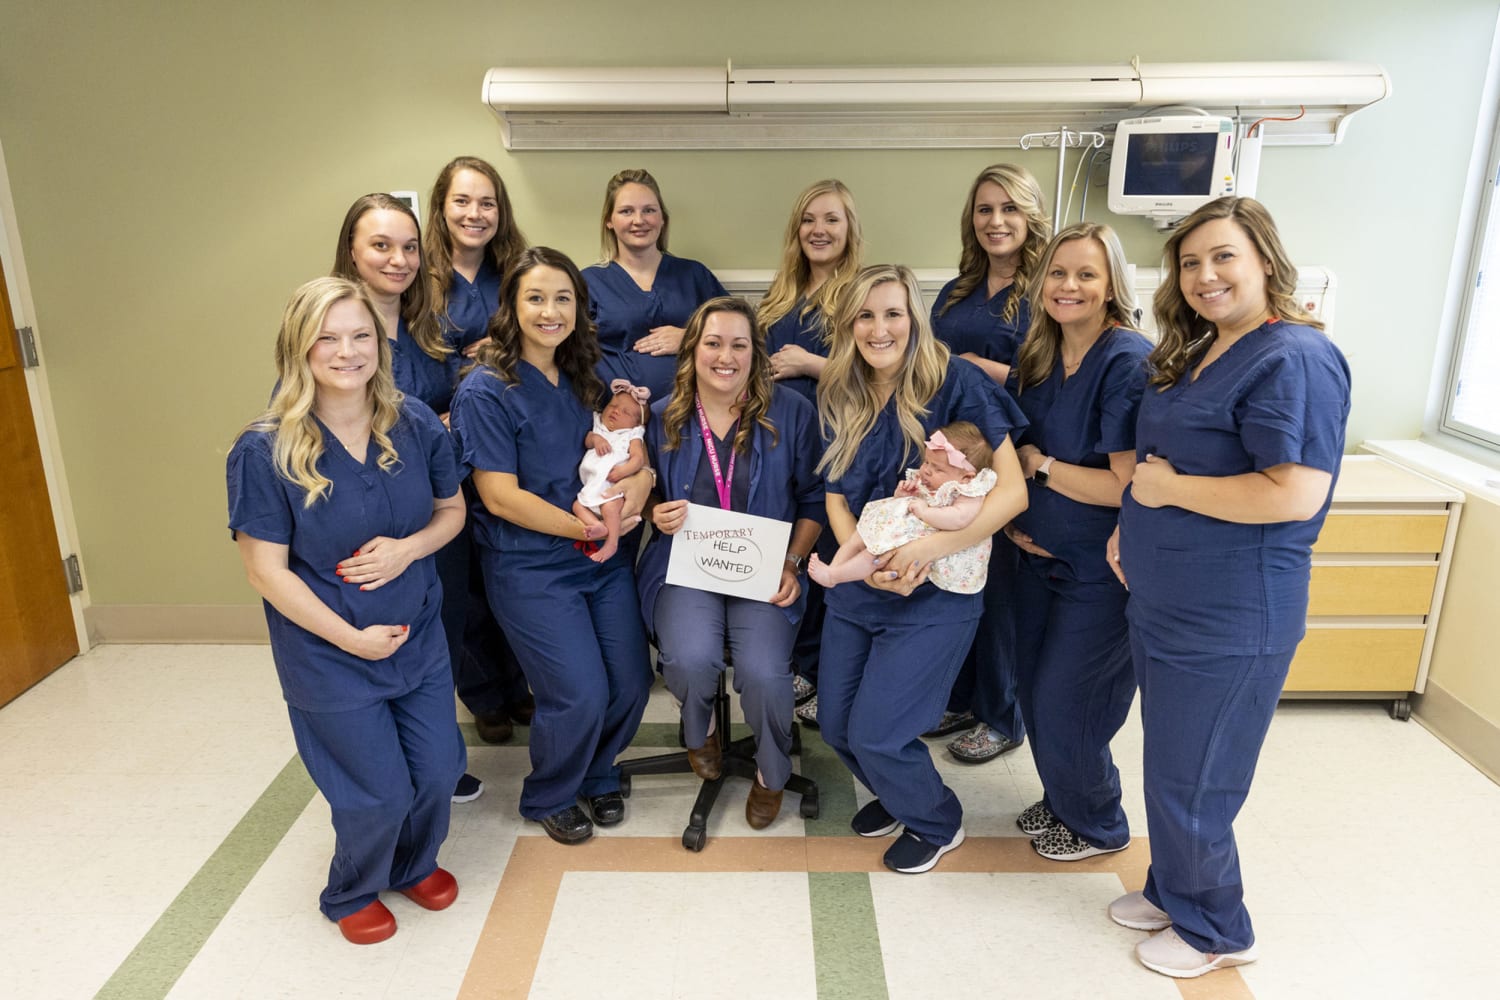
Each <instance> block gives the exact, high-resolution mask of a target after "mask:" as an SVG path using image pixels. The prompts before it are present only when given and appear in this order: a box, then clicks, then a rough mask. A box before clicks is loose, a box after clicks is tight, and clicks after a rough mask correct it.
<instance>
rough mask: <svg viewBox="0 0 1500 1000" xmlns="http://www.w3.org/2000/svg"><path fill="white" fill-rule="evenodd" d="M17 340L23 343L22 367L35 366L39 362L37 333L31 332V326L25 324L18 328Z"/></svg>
mask: <svg viewBox="0 0 1500 1000" xmlns="http://www.w3.org/2000/svg"><path fill="white" fill-rule="evenodd" d="M16 340H18V341H19V342H20V345H21V367H22V368H35V367H36V366H37V365H38V364H40V363H41V362H39V361H38V360H37V357H36V335H35V334H34V333H32V332H31V327H29V326H23V327H20V328H18V329H17V330H16Z"/></svg>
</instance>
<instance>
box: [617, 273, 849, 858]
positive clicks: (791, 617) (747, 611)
mask: <svg viewBox="0 0 1500 1000" xmlns="http://www.w3.org/2000/svg"><path fill="white" fill-rule="evenodd" d="M653 409H654V410H655V415H654V417H653V419H652V420H651V421H650V423H648V424H647V426H646V443H647V447H648V450H649V452H650V454H651V458H652V461H653V463H654V466H655V468H656V474H657V477H656V484H657V491H658V495H657V496H655V497H653V499H654V500H655V504H654V506H650V505H648V509H649V510H650V514H651V522H652V524H654V525H655V526H656V529H657V534H655V535H653V536H652V538H651V541H650V543H649V544H648V545H647V546H646V551H645V553H644V554H643V555H642V556H641V564H640V569H639V572H638V577H639V580H640V591H641V612H642V615H643V616H644V618H645V620H646V627H647V629H648V630H649V631H652V632H654V633H655V634H656V644H657V649H658V651H659V652H660V657H659V660H658V662H659V664H660V666H661V672H662V676H663V677H665V678H666V681H667V687H668V688H669V689H670V690H671V692H672V694H673V696H675V697H676V698H677V700H679V701H680V702H682V725H683V736H684V739H685V741H686V743H687V746H688V748H689V749H688V759H689V760H690V761H691V763H692V765H693V771H694V772H695V773H696V774H697V775H698V776H699V777H701V778H706V779H712V778H717V777H718V776H719V774H720V773H721V756H722V749H721V746H722V744H723V743H724V742H725V741H727V735H726V734H721V733H717V732H714V731H713V728H712V727H713V724H714V715H713V699H714V694H715V692H716V690H717V688H718V678H719V674H720V673H722V672H723V670H724V668H725V666H726V665H727V663H726V659H725V648H726V644H727V647H728V652H729V655H730V657H731V658H732V660H733V662H734V689H735V691H737V692H738V693H739V695H740V698H741V704H742V706H743V707H744V710H745V721H746V722H748V723H749V725H750V730H751V732H753V733H754V734H755V743H756V751H755V759H756V764H757V766H758V767H757V774H756V780H755V782H754V784H752V786H751V788H750V797H749V799H748V800H746V802H745V820H746V822H748V823H749V824H750V825H751V826H752V827H753V828H755V829H757V830H759V829H763V828H765V827H767V826H769V825H770V824H771V822H772V821H773V820H774V819H775V818H776V815H777V813H778V812H780V810H781V790H782V787H783V786H784V785H785V784H786V780H787V778H788V777H789V776H790V775H791V772H792V764H791V746H792V732H791V729H792V642H793V641H794V640H795V639H796V637H797V623H798V622H799V621H800V620H801V617H802V611H803V607H804V605H805V603H806V598H805V596H804V594H803V587H802V581H801V576H800V574H801V571H802V569H803V567H804V564H805V562H806V559H807V555H808V553H809V552H811V551H812V547H813V543H814V542H815V541H817V538H818V533H819V532H820V531H821V530H822V527H823V522H824V520H825V517H826V515H825V514H824V512H823V483H822V480H821V479H820V478H819V477H818V474H817V472H816V468H817V464H818V460H819V459H820V458H821V457H822V445H821V442H820V440H819V437H818V429H817V415H816V414H815V413H814V411H813V407H812V404H811V403H809V402H808V401H807V400H806V399H805V398H803V397H802V396H801V395H799V394H798V393H796V392H793V391H791V390H789V389H784V388H781V387H779V386H774V385H773V384H772V382H771V365H770V361H769V359H768V357H767V355H766V337H765V330H764V329H763V328H762V327H761V326H760V325H759V324H758V323H757V322H756V319H755V311H754V309H753V308H751V306H750V305H749V304H748V303H746V302H745V301H744V300H743V299H738V298H729V297H722V298H716V299H711V300H709V301H708V302H705V303H704V304H703V305H702V306H700V307H699V308H698V311H697V312H695V313H693V316H692V318H691V319H690V320H689V321H688V325H687V330H686V333H685V334H684V335H683V340H682V350H681V352H680V353H679V355H678V362H677V378H676V381H675V387H674V391H673V393H672V395H671V396H670V397H669V398H668V399H665V400H661V401H659V402H658V403H657V404H656V406H655V407H654V408H653ZM690 502H691V503H696V504H701V505H704V506H717V507H721V508H723V509H725V510H733V511H737V512H739V513H743V514H757V515H759V516H761V517H769V518H774V519H776V520H778V521H792V522H794V524H793V527H792V537H791V542H790V543H789V544H788V547H787V553H786V561H785V564H784V565H783V566H782V568H781V586H780V587H779V588H778V589H777V591H776V593H775V595H773V596H772V597H771V600H770V603H765V602H762V601H755V600H750V599H748V598H741V597H727V596H725V595H723V594H713V593H708V592H707V591H702V590H693V589H690V588H687V587H678V586H675V585H673V584H669V583H667V582H666V572H667V561H668V557H669V555H670V553H671V549H672V536H673V535H674V534H676V533H677V532H678V530H679V529H681V528H682V523H683V520H684V518H686V516H687V505H688V504H689V503H690Z"/></svg>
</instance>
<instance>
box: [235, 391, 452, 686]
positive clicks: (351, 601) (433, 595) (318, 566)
mask: <svg viewBox="0 0 1500 1000" xmlns="http://www.w3.org/2000/svg"><path fill="white" fill-rule="evenodd" d="M317 426H318V428H319V429H320V430H321V431H322V432H323V447H324V452H323V455H322V457H320V458H319V459H318V463H317V469H318V471H319V472H320V473H322V474H323V475H324V476H326V477H328V478H329V479H330V480H332V481H333V489H332V491H331V492H329V493H326V494H324V496H323V497H322V498H321V499H319V500H317V501H316V502H314V503H313V505H312V506H311V507H307V506H305V505H304V504H303V497H304V495H305V494H304V491H303V490H302V488H301V487H300V486H297V485H296V484H294V483H292V482H290V481H289V480H287V479H284V478H282V477H281V476H280V475H279V474H278V473H277V471H276V467H275V465H274V463H273V460H272V448H273V443H274V435H273V434H272V433H271V432H268V431H248V432H246V433H245V434H242V435H241V436H240V439H239V440H238V441H236V442H235V444H234V447H233V448H232V449H231V450H230V452H229V459H228V462H227V465H228V470H227V479H228V487H229V528H230V530H231V531H234V532H240V531H243V532H245V533H246V534H248V535H250V536H251V537H252V538H257V539H260V540H261V541H266V542H273V543H275V544H278V545H286V546H288V553H287V565H288V568H290V569H291V571H292V572H293V573H296V574H297V576H298V578H299V579H301V580H302V581H303V582H304V583H306V584H307V586H308V587H309V588H311V590H312V592H313V593H314V594H315V595H316V596H317V597H318V599H319V600H321V601H322V602H323V603H324V604H326V605H327V606H328V607H329V608H331V609H332V610H333V612H334V613H335V614H337V615H338V616H339V617H340V618H342V619H344V620H345V621H347V622H348V623H349V624H351V625H353V626H354V627H355V628H357V629H363V628H367V627H369V626H371V625H408V626H409V627H410V629H411V632H410V635H409V637H408V639H407V641H406V642H405V643H403V644H402V645H401V647H400V648H398V649H397V650H396V652H395V653H394V654H393V655H392V656H390V657H389V658H388V659H385V660H378V661H371V660H365V659H361V658H360V657H357V656H355V655H353V654H352V653H346V652H344V651H343V650H341V649H339V648H338V647H337V646H334V645H333V644H332V643H330V642H328V641H327V640H325V639H322V638H319V637H318V636H316V635H313V634H312V633H311V632H308V631H307V630H306V629H303V628H302V627H301V626H299V625H296V624H294V623H292V622H291V621H290V620H289V619H287V618H286V617H285V616H284V615H282V614H281V612H279V611H277V610H276V609H275V608H274V607H272V605H271V603H270V602H269V601H266V602H264V604H265V611H266V623H267V625H268V626H269V628H270V632H271V654H272V658H273V659H274V660H275V662H276V673H277V675H278V677H279V678H280V679H281V689H282V693H283V694H284V695H285V697H286V701H287V704H289V705H291V706H292V707H293V708H298V709H302V710H304V711H310V712H338V711H345V710H348V709H354V708H363V707H366V706H369V705H373V704H375V703H376V702H380V701H384V700H388V699H391V698H395V697H399V696H400V695H403V694H406V693H407V692H409V691H411V690H413V689H414V688H415V687H416V686H417V684H418V683H419V682H420V680H421V679H422V678H423V677H424V676H426V675H427V674H428V673H430V672H431V671H432V670H433V669H435V668H436V669H441V670H442V671H444V672H446V671H447V669H448V656H447V649H446V644H445V641H444V638H443V630H442V628H441V627H439V625H438V609H439V605H440V604H441V600H442V588H441V586H440V585H439V583H438V578H437V570H436V568H435V567H434V565H433V560H432V558H431V557H428V558H425V559H419V560H417V561H415V562H413V563H412V564H411V565H410V566H408V567H407V568H406V572H404V573H402V574H401V575H400V576H398V577H396V578H395V579H394V580H391V581H389V582H388V583H386V584H385V585H384V586H382V587H378V588H376V589H374V590H360V589H359V587H358V586H357V585H355V584H351V583H345V582H344V581H343V580H340V579H339V577H338V574H337V572H336V568H337V566H338V564H339V562H340V561H341V560H344V559H347V558H349V556H350V555H352V554H353V553H354V552H355V550H357V549H358V548H359V547H360V546H361V545H364V544H365V543H366V542H368V541H369V540H370V539H372V538H374V537H376V536H378V535H384V536H386V537H389V538H404V537H406V536H407V535H411V534H413V533H415V532H417V531H420V530H421V529H423V528H425V527H426V526H427V525H428V523H429V522H430V521H431V520H432V511H433V500H434V499H435V498H438V499H441V498H445V497H451V496H453V495H454V494H455V493H457V492H458V471H457V468H456V463H455V461H454V457H453V448H452V445H451V444H450V443H449V441H448V432H447V430H446V429H445V428H444V427H443V424H442V422H441V421H440V420H438V418H437V416H436V414H434V413H433V412H432V411H431V410H430V409H428V407H427V406H426V405H425V404H423V403H420V402H418V401H416V400H411V399H408V400H405V401H403V402H402V405H401V416H400V419H399V420H397V422H396V424H395V426H394V427H392V428H391V430H390V438H391V443H392V444H393V445H394V446H395V449H396V452H397V454H399V455H400V461H399V462H398V463H397V464H396V466H395V468H394V469H392V470H391V471H386V470H384V469H381V468H380V466H379V465H378V464H377V459H378V458H379V457H380V446H379V444H377V443H376V441H375V440H374V438H373V437H372V438H371V440H370V445H369V448H368V450H367V453H366V455H365V461H364V462H356V461H355V460H354V458H353V456H351V455H350V454H349V452H348V451H346V450H345V449H344V446H343V445H342V444H340V443H339V440H338V438H337V437H336V436H335V435H334V434H333V433H332V432H331V431H329V430H328V429H327V428H326V427H324V426H323V425H322V423H321V422H319V423H318V424H317Z"/></svg>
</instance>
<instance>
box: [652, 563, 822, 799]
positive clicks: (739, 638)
mask: <svg viewBox="0 0 1500 1000" xmlns="http://www.w3.org/2000/svg"><path fill="white" fill-rule="evenodd" d="M655 615H656V623H655V624H656V648H657V651H658V653H659V654H660V655H659V656H658V657H657V666H659V667H660V668H661V674H662V677H664V678H665V679H666V682H667V688H668V690H670V691H671V692H672V696H673V697H674V698H676V699H677V700H678V701H680V702H682V734H683V739H684V740H685V741H686V743H687V745H688V746H690V747H701V746H702V745H703V742H704V740H706V739H707V738H708V721H709V718H710V717H711V716H712V714H713V700H714V694H715V693H716V692H717V690H718V685H719V675H720V674H721V673H723V672H724V668H725V663H724V644H725V639H726V638H727V639H728V643H729V655H730V658H731V659H732V660H733V661H734V690H735V691H736V692H738V694H739V695H740V707H741V708H742V709H743V710H744V712H745V722H746V723H747V724H749V726H750V731H751V732H752V733H754V734H755V763H756V765H757V766H758V767H759V768H760V774H761V778H762V779H763V780H764V781H765V784H766V787H767V788H769V789H771V790H772V791H775V790H776V789H779V788H781V787H783V786H784V785H785V784H786V779H787V778H788V777H789V776H790V775H791V773H792V759H791V753H792V702H793V697H792V642H793V640H795V639H796V637H797V626H796V624H795V623H793V622H790V621H787V617H786V613H785V612H784V611H782V609H781V608H778V607H773V606H772V605H770V604H767V603H765V602H764V601H747V600H745V599H743V598H739V597H726V596H724V595H723V594H711V593H708V592H707V591H703V590H692V589H689V588H687V587H675V586H673V585H672V584H663V585H662V588H661V591H660V592H659V593H658V594H657V597H656V611H655ZM721 738H723V737H722V736H721Z"/></svg>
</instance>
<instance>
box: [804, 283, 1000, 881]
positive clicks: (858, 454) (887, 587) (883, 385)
mask: <svg viewBox="0 0 1500 1000" xmlns="http://www.w3.org/2000/svg"><path fill="white" fill-rule="evenodd" d="M832 329H833V336H832V350H831V351H830V354H829V358H828V367H827V368H826V369H825V370H824V372H823V379H822V384H821V386H820V388H819V392H818V414H819V417H820V418H821V420H822V423H823V426H824V436H825V438H827V439H828V440H829V445H828V450H827V451H826V452H825V453H824V456H823V461H822V463H821V466H820V468H821V469H823V470H824V471H825V473H826V476H827V487H826V488H827V506H828V523H829V526H830V527H831V528H833V532H834V534H835V535H836V536H837V538H838V541H839V542H841V543H842V542H843V541H844V540H845V539H847V538H848V537H849V535H850V534H851V533H852V532H853V531H854V530H855V525H856V523H857V522H858V519H859V514H860V512H861V511H862V510H863V509H864V506H865V504H866V503H868V502H870V501H871V500H877V499H880V498H882V497H886V496H889V495H890V494H891V492H892V489H893V487H894V484H895V483H898V482H900V480H901V474H902V471H903V470H904V469H906V468H907V467H908V466H910V465H913V464H916V463H917V462H919V461H920V459H921V456H922V454H923V443H924V442H925V441H926V440H927V439H928V438H929V437H930V436H931V435H932V432H933V431H934V430H936V429H938V428H939V427H942V426H944V425H945V424H948V423H951V422H952V421H955V420H967V421H969V422H970V423H973V424H974V425H976V426H977V427H978V428H979V429H980V431H981V432H983V434H984V435H985V437H986V439H987V440H988V441H989V442H990V445H991V447H993V448H994V450H995V457H994V460H993V462H992V464H991V468H993V469H994V471H995V474H996V476H997V478H998V482H997V483H996V485H995V488H994V489H993V490H991V491H990V492H989V494H988V495H986V496H985V498H984V505H983V506H982V507H981V508H980V512H979V515H978V516H977V517H976V518H975V519H974V521H973V523H971V524H970V525H969V526H968V527H967V528H963V529H961V530H958V531H940V532H936V533H934V534H932V535H929V536H927V537H925V538H920V539H918V540H916V541H914V542H908V543H907V544H906V545H903V546H901V547H900V548H898V549H895V550H894V551H892V552H890V553H887V554H886V555H885V556H884V557H882V559H881V561H880V562H878V563H877V567H878V568H877V569H876V570H875V571H874V572H872V573H871V574H870V577H869V579H868V580H866V581H864V582H862V583H851V584H845V585H843V586H840V587H836V588H834V589H833V590H830V591H828V592H827V601H828V616H827V619H826V620H825V621H824V624H823V660H822V665H821V670H820V673H819V676H820V683H819V685H818V721H819V722H820V723H821V725H822V730H823V739H824V740H825V741H826V742H827V743H828V744H829V746H831V747H833V748H834V750H835V751H836V752H837V753H838V755H839V758H840V759H841V760H843V761H844V763H845V764H846V765H848V767H849V769H850V770H851V771H852V772H853V773H854V776H855V777H856V778H858V779H859V780H860V781H861V782H862V783H863V784H864V785H865V787H866V788H869V789H870V790H871V791H872V792H874V793H875V795H876V796H878V797H877V798H876V799H875V800H874V801H872V802H870V803H868V804H866V805H865V806H864V808H862V809H860V810H859V812H857V813H856V814H855V816H854V819H853V821H852V822H851V824H850V825H851V826H852V827H853V828H854V831H855V832H856V833H858V834H859V835H860V836H864V837H878V836H883V835H885V834H887V833H890V832H892V831H893V830H895V829H896V828H897V827H898V826H904V827H905V828H906V829H905V832H904V833H903V834H902V835H901V837H900V838H899V839H898V840H897V841H896V842H895V843H894V844H893V845H892V846H891V848H890V849H889V850H887V851H886V853H885V864H886V867H888V868H890V869H891V870H893V871H898V872H907V873H914V872H925V871H927V870H929V869H930V868H932V867H933V866H934V865H935V864H937V862H938V859H939V858H941V857H942V856H943V855H944V854H946V853H947V852H949V851H951V850H953V849H954V848H956V847H958V846H959V845H960V844H961V843H963V839H964V833H963V825H962V822H963V807H962V806H961V805H959V802H958V798H957V797H956V796H955V795H954V794H953V791H952V790H951V789H949V788H948V787H947V786H946V785H944V784H943V781H942V778H941V777H939V775H938V773H937V768H935V767H934V766H933V764H932V757H931V754H930V753H929V751H928V749H927V745H926V744H925V743H923V742H922V739H921V737H922V734H923V733H924V732H926V731H927V730H929V729H931V728H932V726H933V724H934V723H936V722H937V721H938V719H939V718H940V717H941V716H942V714H943V704H944V702H945V701H946V700H947V697H948V691H949V689H950V688H951V687H952V686H953V678H954V677H955V676H956V675H957V674H958V668H959V666H960V665H961V664H962V663H963V658H964V654H965V653H966V652H967V651H968V648H969V643H970V642H971V641H972V640H973V638H974V630H975V628H976V627H977V625H978V624H979V615H980V610H981V607H982V598H981V596H980V595H979V594H955V593H950V592H948V591H945V590H939V589H938V588H937V587H934V586H931V585H929V584H928V583H927V582H926V581H927V574H928V571H929V568H930V566H931V564H932V562H933V560H935V559H937V558H940V557H942V556H945V555H949V554H951V553H953V552H957V551H958V550H960V549H964V548H968V547H969V546H971V545H974V544H976V543H978V542H980V541H982V540H983V539H985V538H988V537H990V536H992V535H993V534H994V533H995V532H997V531H999V530H1000V528H1001V526H1003V525H1004V524H1006V523H1007V522H1009V521H1010V520H1011V519H1012V518H1013V517H1014V516H1015V515H1016V514H1018V513H1020V512H1021V511H1022V510H1024V509H1025V507H1026V484H1025V482H1024V481H1023V480H1022V478H1021V467H1020V464H1019V463H1018V462H1017V460H1016V450H1015V447H1014V446H1013V444H1012V443H1011V439H1010V435H1011V434H1012V433H1014V432H1019V431H1020V430H1021V428H1022V427H1024V426H1025V418H1024V417H1022V415H1021V412H1020V410H1019V409H1017V407H1016V405H1015V403H1014V402H1013V401H1012V400H1011V398H1010V397H1009V396H1008V395H1006V393H1005V391H1004V390H1003V389H1001V388H1000V386H998V385H996V384H995V382H994V380H993V379H991V378H990V377H989V376H987V375H985V374H984V373H983V372H982V371H980V370H979V369H978V368H977V367H975V366H974V365H972V364H970V363H969V362H967V361H964V360H962V359H961V358H954V357H952V356H951V355H950V353H949V351H948V348H947V347H945V346H944V345H943V344H941V343H939V342H938V341H937V340H936V339H935V338H934V337H933V336H932V331H931V329H930V328H929V327H928V325H927V311H926V309H925V308H924V307H923V305H922V294H921V289H920V288H919V287H918V285H917V279H916V276H915V275H913V274H912V272H911V271H910V270H909V269H908V268H905V267H892V266H889V265H882V266H877V267H868V268H865V269H864V270H863V271H861V272H860V273H859V275H858V276H857V277H856V278H855V280H854V282H853V283H851V284H850V286H849V288H848V290H847V292H846V293H845V295H844V296H843V297H842V298H841V299H840V301H839V305H838V310H837V312H836V314H835V316H834V321H833V327H832Z"/></svg>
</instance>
